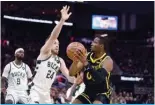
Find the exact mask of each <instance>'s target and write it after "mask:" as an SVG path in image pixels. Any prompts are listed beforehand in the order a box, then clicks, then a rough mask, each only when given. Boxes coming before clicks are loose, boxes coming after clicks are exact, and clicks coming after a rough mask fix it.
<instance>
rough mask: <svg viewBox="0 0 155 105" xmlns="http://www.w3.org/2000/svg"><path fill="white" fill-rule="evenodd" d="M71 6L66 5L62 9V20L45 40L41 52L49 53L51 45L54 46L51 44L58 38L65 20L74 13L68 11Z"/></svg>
mask: <svg viewBox="0 0 155 105" xmlns="http://www.w3.org/2000/svg"><path fill="white" fill-rule="evenodd" d="M69 8H70V7H69V6H64V7H63V9H62V10H61V19H60V22H59V23H58V24H57V25H56V26H55V28H54V29H53V31H52V32H51V34H50V36H49V38H48V39H47V41H46V42H45V44H44V46H43V47H42V48H41V50H40V52H41V53H43V54H45V53H49V52H50V50H51V47H52V46H51V45H52V43H53V41H54V40H56V39H57V38H58V36H59V34H60V31H61V29H62V26H63V24H64V22H65V21H66V20H67V19H68V18H69V17H70V15H71V14H72V13H71V12H70V13H68V11H69Z"/></svg>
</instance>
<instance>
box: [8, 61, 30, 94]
mask: <svg viewBox="0 0 155 105" xmlns="http://www.w3.org/2000/svg"><path fill="white" fill-rule="evenodd" d="M26 67H27V66H26V64H25V63H22V64H21V65H20V67H19V66H17V65H16V64H15V63H14V62H10V71H9V74H8V89H14V90H19V91H20V90H21V91H25V90H27V89H28V76H27V73H26Z"/></svg>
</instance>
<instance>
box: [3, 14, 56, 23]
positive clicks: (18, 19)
mask: <svg viewBox="0 0 155 105" xmlns="http://www.w3.org/2000/svg"><path fill="white" fill-rule="evenodd" d="M3 17H4V18H5V19H10V20H17V21H26V22H35V23H46V24H52V23H53V22H52V21H49V20H41V19H31V18H24V17H15V16H8V15H4V16H3Z"/></svg>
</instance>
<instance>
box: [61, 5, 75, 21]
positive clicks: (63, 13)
mask: <svg viewBox="0 0 155 105" xmlns="http://www.w3.org/2000/svg"><path fill="white" fill-rule="evenodd" d="M69 8H70V6H67V5H66V6H63V8H62V10H61V19H62V20H64V21H65V20H67V19H68V18H69V17H70V15H71V14H72V13H71V12H69V13H68V11H69Z"/></svg>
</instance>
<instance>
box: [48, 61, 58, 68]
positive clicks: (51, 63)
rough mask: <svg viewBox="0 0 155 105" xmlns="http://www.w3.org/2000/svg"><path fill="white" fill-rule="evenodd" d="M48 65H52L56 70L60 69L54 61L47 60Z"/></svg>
mask: <svg viewBox="0 0 155 105" xmlns="http://www.w3.org/2000/svg"><path fill="white" fill-rule="evenodd" d="M47 67H51V68H52V69H54V70H57V69H58V66H57V64H55V63H53V62H47Z"/></svg>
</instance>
